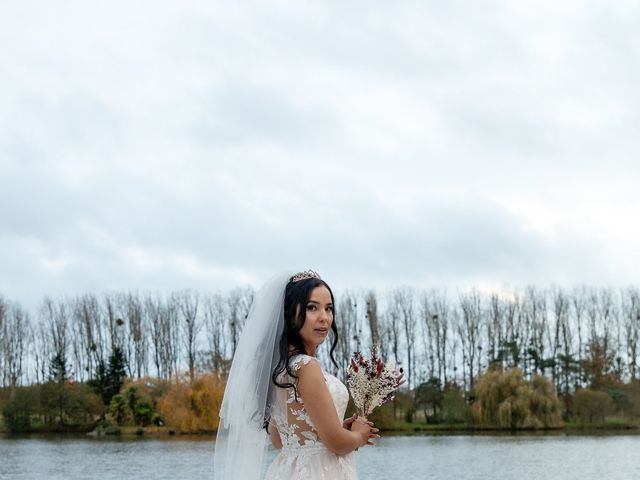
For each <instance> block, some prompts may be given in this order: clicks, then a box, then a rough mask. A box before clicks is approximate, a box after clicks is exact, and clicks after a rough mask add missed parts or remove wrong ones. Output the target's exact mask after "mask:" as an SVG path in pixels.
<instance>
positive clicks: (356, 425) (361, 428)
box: [342, 413, 380, 445]
mask: <svg viewBox="0 0 640 480" xmlns="http://www.w3.org/2000/svg"><path fill="white" fill-rule="evenodd" d="M342 426H343V427H344V428H346V429H347V430H351V431H352V432H356V433H359V434H361V435H362V436H363V440H365V439H366V443H363V445H375V443H373V442H372V441H371V439H373V438H380V435H378V432H379V431H380V430H379V429H378V428H376V427H375V426H374V425H373V422H371V421H369V420H367V419H366V418H365V417H358V416H357V415H356V414H355V413H354V414H353V415H352V416H351V417H349V418H347V419H346V420H345V421H344V422H342Z"/></svg>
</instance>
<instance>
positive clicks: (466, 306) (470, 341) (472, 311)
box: [458, 290, 482, 388]
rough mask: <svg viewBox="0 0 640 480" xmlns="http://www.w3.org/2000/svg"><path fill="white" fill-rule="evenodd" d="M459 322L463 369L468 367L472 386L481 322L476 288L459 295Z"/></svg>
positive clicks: (479, 348)
mask: <svg viewBox="0 0 640 480" xmlns="http://www.w3.org/2000/svg"><path fill="white" fill-rule="evenodd" d="M460 310H461V318H460V320H461V322H460V324H459V325H458V335H459V336H460V340H461V345H462V349H463V363H464V364H463V369H464V368H465V367H469V387H470V388H473V384H474V381H475V376H476V375H475V374H476V373H478V372H479V370H480V366H479V365H476V359H477V358H479V357H481V354H482V346H481V344H480V328H481V322H482V297H481V296H480V293H479V292H478V291H477V290H471V291H470V292H468V293H463V294H461V295H460Z"/></svg>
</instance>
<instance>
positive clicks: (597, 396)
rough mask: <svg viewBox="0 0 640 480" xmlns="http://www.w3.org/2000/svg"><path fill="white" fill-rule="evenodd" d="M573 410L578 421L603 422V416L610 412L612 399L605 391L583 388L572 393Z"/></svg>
mask: <svg viewBox="0 0 640 480" xmlns="http://www.w3.org/2000/svg"><path fill="white" fill-rule="evenodd" d="M573 410H574V413H575V416H576V419H577V420H578V421H579V422H580V423H583V424H585V423H591V424H596V423H604V419H605V417H606V416H607V415H609V414H611V413H612V410H613V401H612V400H611V397H610V396H609V395H608V394H606V393H605V392H599V391H595V390H590V389H588V388H584V389H582V390H578V391H577V392H576V394H575V395H574V398H573Z"/></svg>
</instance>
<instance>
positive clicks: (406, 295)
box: [390, 287, 416, 390]
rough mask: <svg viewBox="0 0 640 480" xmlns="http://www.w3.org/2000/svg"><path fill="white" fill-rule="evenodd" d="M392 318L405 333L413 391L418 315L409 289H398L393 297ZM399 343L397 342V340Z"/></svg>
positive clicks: (408, 372)
mask: <svg viewBox="0 0 640 480" xmlns="http://www.w3.org/2000/svg"><path fill="white" fill-rule="evenodd" d="M390 310H391V314H392V318H394V319H397V320H396V321H399V323H400V326H401V328H402V330H403V332H404V339H405V346H406V349H407V372H406V374H407V375H406V377H407V387H408V388H409V390H411V385H412V382H413V381H414V380H415V379H414V378H413V377H414V372H415V368H414V367H415V365H414V363H415V345H414V340H415V331H416V315H415V306H414V292H413V290H411V289H410V288H409V287H403V288H398V289H396V290H395V291H393V293H392V295H391V306H390ZM396 342H397V340H396Z"/></svg>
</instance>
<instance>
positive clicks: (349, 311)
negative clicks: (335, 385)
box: [335, 291, 358, 380]
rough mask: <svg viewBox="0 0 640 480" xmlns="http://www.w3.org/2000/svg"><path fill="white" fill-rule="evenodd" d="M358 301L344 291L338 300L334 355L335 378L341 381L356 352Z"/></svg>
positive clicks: (351, 294) (351, 293) (353, 295)
mask: <svg viewBox="0 0 640 480" xmlns="http://www.w3.org/2000/svg"><path fill="white" fill-rule="evenodd" d="M357 309H358V301H357V298H356V296H355V294H354V293H353V292H350V291H346V292H345V293H344V294H343V295H342V296H341V297H340V299H339V300H338V308H337V310H336V312H337V315H339V317H338V318H337V319H336V326H337V330H338V344H337V345H336V350H335V354H336V356H337V358H336V362H337V363H338V366H339V367H338V371H337V372H336V374H337V376H338V377H339V378H341V379H342V380H345V379H346V377H347V368H348V367H349V359H350V358H351V355H352V353H353V352H354V351H357V350H358V310H357Z"/></svg>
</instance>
